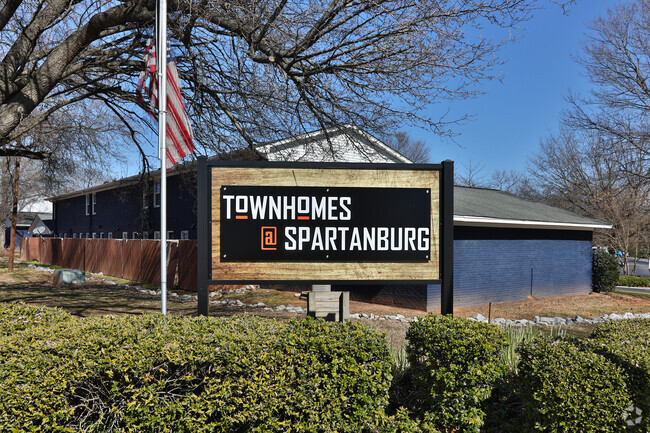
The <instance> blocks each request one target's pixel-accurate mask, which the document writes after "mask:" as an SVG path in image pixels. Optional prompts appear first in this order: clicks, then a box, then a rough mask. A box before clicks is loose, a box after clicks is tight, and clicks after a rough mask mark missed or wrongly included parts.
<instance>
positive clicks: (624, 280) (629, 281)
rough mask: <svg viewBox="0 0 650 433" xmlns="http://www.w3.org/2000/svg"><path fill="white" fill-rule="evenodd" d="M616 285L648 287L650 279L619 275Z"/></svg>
mask: <svg viewBox="0 0 650 433" xmlns="http://www.w3.org/2000/svg"><path fill="white" fill-rule="evenodd" d="M618 285H619V286H627V287H650V278H649V277H637V276H634V275H621V276H619V277H618Z"/></svg>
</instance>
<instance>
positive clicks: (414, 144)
mask: <svg viewBox="0 0 650 433" xmlns="http://www.w3.org/2000/svg"><path fill="white" fill-rule="evenodd" d="M383 138H384V140H383V141H384V143H385V144H387V145H388V146H390V147H391V148H392V149H394V150H396V151H397V152H399V153H400V154H401V155H403V156H405V157H407V158H408V159H409V160H411V161H412V162H414V163H416V164H417V163H426V162H429V146H427V144H426V143H425V142H424V140H414V139H412V138H411V136H410V135H409V133H408V132H406V131H398V132H396V133H394V134H388V135H385V136H384V137H383Z"/></svg>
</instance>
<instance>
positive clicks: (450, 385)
mask: <svg viewBox="0 0 650 433" xmlns="http://www.w3.org/2000/svg"><path fill="white" fill-rule="evenodd" d="M406 338H407V341H408V345H407V357H408V361H409V363H410V367H409V376H410V383H411V385H412V386H413V387H414V391H415V392H416V394H417V396H418V400H419V402H420V407H419V408H416V410H417V409H419V411H420V412H421V413H423V415H424V420H425V422H428V423H431V424H433V425H435V426H437V427H438V428H440V429H441V430H448V431H452V430H462V431H479V428H480V426H481V425H482V424H483V419H484V416H485V413H484V412H483V410H482V409H481V404H482V403H483V402H484V401H485V400H486V399H487V398H489V396H490V394H491V392H492V386H493V383H494V381H495V380H496V379H497V378H499V377H501V376H502V375H503V374H504V373H505V372H506V367H505V364H503V363H502V362H501V361H500V357H501V355H502V352H503V350H504V348H505V347H506V345H507V339H506V337H505V335H504V334H503V332H502V331H500V330H499V329H498V328H497V327H496V326H491V325H487V324H484V323H480V322H474V321H470V320H467V319H453V318H451V317H449V316H438V315H433V314H429V315H427V316H425V317H424V318H423V319H421V320H418V321H417V322H414V323H412V324H411V326H410V328H409V329H408V331H407V333H406Z"/></svg>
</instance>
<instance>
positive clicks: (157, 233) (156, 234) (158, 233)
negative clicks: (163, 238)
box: [153, 231, 160, 239]
mask: <svg viewBox="0 0 650 433" xmlns="http://www.w3.org/2000/svg"><path fill="white" fill-rule="evenodd" d="M153 238H154V239H160V232H159V231H155V232H153Z"/></svg>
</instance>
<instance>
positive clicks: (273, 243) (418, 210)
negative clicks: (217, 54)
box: [197, 157, 453, 314]
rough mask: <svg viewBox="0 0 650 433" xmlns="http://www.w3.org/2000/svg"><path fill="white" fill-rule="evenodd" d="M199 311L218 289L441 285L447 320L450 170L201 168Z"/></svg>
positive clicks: (214, 164)
mask: <svg viewBox="0 0 650 433" xmlns="http://www.w3.org/2000/svg"><path fill="white" fill-rule="evenodd" d="M197 233H198V243H197V257H198V263H197V278H198V294H199V296H198V311H199V314H208V309H209V308H208V306H209V296H208V287H209V286H210V285H216V284H242V283H244V284H255V283H262V284H264V283H269V284H277V283H280V284H284V283H287V284H294V283H296V284H391V285H392V284H423V285H429V284H440V285H441V311H442V313H443V314H451V313H452V311H453V162H451V161H445V162H443V163H442V164H318V163H281V162H273V163H272V162H266V161H265V162H261V161H209V160H208V159H207V158H204V157H201V158H198V179H197Z"/></svg>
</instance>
